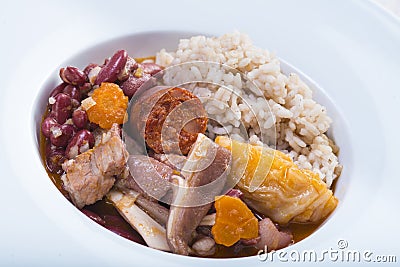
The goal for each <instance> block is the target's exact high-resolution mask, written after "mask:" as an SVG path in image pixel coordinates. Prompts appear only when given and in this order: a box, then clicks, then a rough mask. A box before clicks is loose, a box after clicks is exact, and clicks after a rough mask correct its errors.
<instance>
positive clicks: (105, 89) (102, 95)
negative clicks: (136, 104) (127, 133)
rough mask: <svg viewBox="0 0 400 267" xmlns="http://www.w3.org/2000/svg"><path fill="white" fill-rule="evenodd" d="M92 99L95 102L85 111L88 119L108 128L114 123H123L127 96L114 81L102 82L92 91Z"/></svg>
mask: <svg viewBox="0 0 400 267" xmlns="http://www.w3.org/2000/svg"><path fill="white" fill-rule="evenodd" d="M92 99H93V100H94V102H96V104H95V105H93V106H91V107H90V108H89V109H88V110H87V111H86V112H87V115H88V118H89V121H91V122H93V123H96V124H98V125H100V127H101V128H103V129H110V128H111V126H112V125H113V124H114V123H118V124H122V123H124V118H125V116H126V109H127V108H128V97H127V96H125V95H124V92H123V91H122V89H121V88H119V86H118V85H117V84H115V83H102V84H101V86H100V87H99V88H97V89H95V90H94V91H93V95H92Z"/></svg>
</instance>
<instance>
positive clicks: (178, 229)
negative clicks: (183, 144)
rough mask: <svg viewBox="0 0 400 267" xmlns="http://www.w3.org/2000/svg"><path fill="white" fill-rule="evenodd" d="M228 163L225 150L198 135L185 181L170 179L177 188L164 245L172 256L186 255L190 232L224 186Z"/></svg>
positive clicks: (184, 173) (185, 172)
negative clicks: (172, 253)
mask: <svg viewBox="0 0 400 267" xmlns="http://www.w3.org/2000/svg"><path fill="white" fill-rule="evenodd" d="M230 160H231V153H230V152H229V151H228V150H227V149H225V148H222V147H220V146H218V145H217V144H215V143H214V142H213V141H211V140H210V139H209V138H207V137H206V136H204V135H203V134H199V135H198V137H197V140H196V142H195V143H194V145H193V147H192V149H191V151H190V153H189V156H188V161H187V162H186V164H185V166H184V168H183V169H184V170H185V171H184V172H182V174H183V175H184V176H185V180H184V179H182V178H180V177H177V176H174V178H175V179H176V181H177V182H178V184H179V185H180V186H179V187H177V188H176V191H175V192H174V194H175V196H174V201H173V203H172V205H171V208H170V213H169V217H168V223H167V237H168V244H169V246H170V248H171V250H172V251H173V252H174V253H177V254H181V255H188V254H189V244H191V243H192V236H193V232H194V231H195V229H196V228H197V226H199V224H200V222H201V220H202V219H203V218H204V216H205V215H206V214H207V212H208V210H209V209H210V207H211V204H212V201H213V200H214V198H215V196H216V195H218V194H220V193H221V191H222V189H223V187H224V185H225V182H226V174H227V170H228V168H229V165H230ZM190 170H191V171H190Z"/></svg>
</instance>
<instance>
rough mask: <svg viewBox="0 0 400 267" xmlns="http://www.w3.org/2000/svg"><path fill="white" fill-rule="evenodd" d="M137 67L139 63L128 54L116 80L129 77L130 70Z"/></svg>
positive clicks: (124, 79) (123, 79)
mask: <svg viewBox="0 0 400 267" xmlns="http://www.w3.org/2000/svg"><path fill="white" fill-rule="evenodd" d="M138 67H139V64H138V63H137V62H136V61H135V59H133V58H131V57H129V56H128V59H127V60H126V64H125V67H124V69H123V71H121V73H120V74H119V75H118V80H119V81H121V82H123V81H126V80H127V79H128V78H129V75H131V74H132V72H133V71H134V70H136V69H137V68H138Z"/></svg>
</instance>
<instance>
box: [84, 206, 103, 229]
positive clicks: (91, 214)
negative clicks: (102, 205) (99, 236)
mask: <svg viewBox="0 0 400 267" xmlns="http://www.w3.org/2000/svg"><path fill="white" fill-rule="evenodd" d="M81 211H82V213H83V214H85V215H86V216H88V217H89V218H90V219H92V220H93V221H95V222H97V223H98V224H100V225H103V226H104V225H105V224H106V221H105V220H103V219H102V218H101V217H100V216H99V215H97V213H94V212H93V211H90V210H88V209H86V208H84V209H82V210H81Z"/></svg>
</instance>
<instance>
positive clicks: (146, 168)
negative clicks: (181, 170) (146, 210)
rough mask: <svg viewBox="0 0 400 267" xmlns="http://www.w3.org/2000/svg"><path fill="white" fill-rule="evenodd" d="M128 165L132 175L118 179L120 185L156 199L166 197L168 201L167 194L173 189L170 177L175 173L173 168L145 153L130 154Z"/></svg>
mask: <svg viewBox="0 0 400 267" xmlns="http://www.w3.org/2000/svg"><path fill="white" fill-rule="evenodd" d="M128 166H129V172H130V174H131V176H130V177H129V176H128V177H127V178H126V179H121V181H118V185H119V186H125V187H126V188H129V189H133V190H135V191H137V192H139V193H142V194H143V193H145V194H147V195H149V196H150V197H152V198H155V199H156V200H162V199H163V197H164V199H163V201H164V202H166V201H168V199H165V196H166V195H167V193H168V191H171V183H170V179H171V176H172V174H173V173H174V170H173V169H171V168H170V167H168V166H167V165H165V164H163V163H161V162H159V161H158V160H155V159H153V158H151V157H148V156H144V155H131V156H129V159H128ZM138 187H139V188H140V189H138ZM170 201H171V200H169V203H170ZM167 203H168V202H167Z"/></svg>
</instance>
